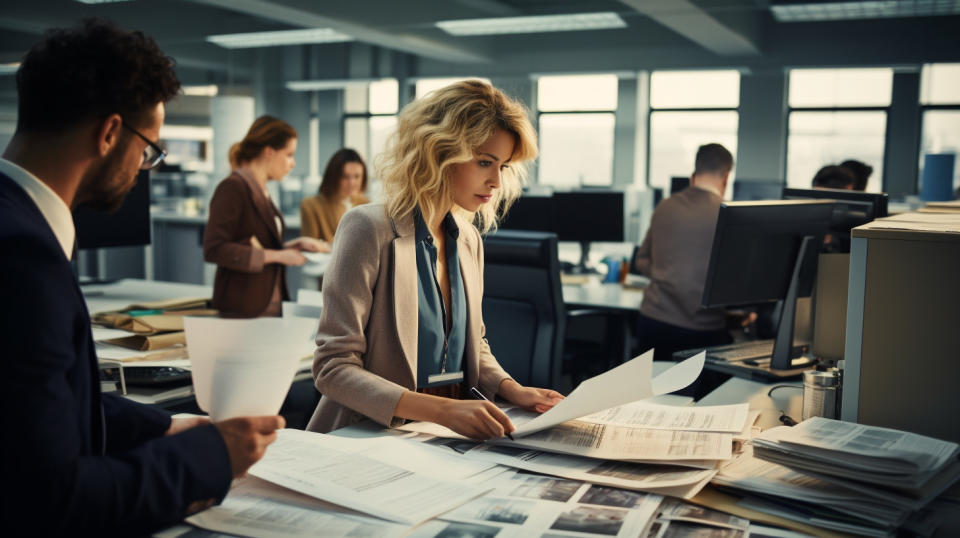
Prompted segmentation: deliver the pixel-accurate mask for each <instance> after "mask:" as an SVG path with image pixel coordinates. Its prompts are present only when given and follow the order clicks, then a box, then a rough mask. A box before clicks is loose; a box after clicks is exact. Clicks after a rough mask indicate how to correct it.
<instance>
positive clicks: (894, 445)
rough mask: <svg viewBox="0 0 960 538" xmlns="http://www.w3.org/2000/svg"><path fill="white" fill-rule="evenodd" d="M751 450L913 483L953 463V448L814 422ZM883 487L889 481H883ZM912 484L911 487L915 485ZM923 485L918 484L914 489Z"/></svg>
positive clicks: (773, 435) (911, 436)
mask: <svg viewBox="0 0 960 538" xmlns="http://www.w3.org/2000/svg"><path fill="white" fill-rule="evenodd" d="M754 444H755V445H756V446H758V447H765V448H778V449H781V450H782V451H786V452H789V453H793V454H797V455H802V456H807V457H812V458H822V459H824V460H827V461H830V462H831V463H833V464H834V465H835V466H836V467H842V468H844V469H851V470H858V471H867V472H869V473H879V474H883V475H907V476H911V477H915V478H917V479H918V480H920V479H923V478H925V475H928V474H929V473H933V472H936V471H937V470H939V469H941V468H942V467H944V466H945V465H946V464H947V463H949V462H951V461H952V460H955V459H957V455H958V454H960V447H958V445H957V443H951V442H948V441H941V440H939V439H934V438H932V437H926V436H923V435H917V434H915V433H909V432H904V431H900V430H893V429H890V428H880V427H876V426H866V425H862V424H855V423H852V422H843V421H840V420H832V419H827V418H823V417H813V418H810V419H808V420H805V421H803V422H801V423H800V424H798V425H797V426H795V427H793V428H787V427H779V428H771V429H770V430H767V431H765V432H763V433H762V434H760V435H759V436H758V437H757V439H756V440H755V442H754ZM882 480H883V482H881V483H886V481H887V480H889V477H883V479H882ZM915 482H916V481H915ZM919 485H922V482H921V483H919V484H917V483H915V486H919Z"/></svg>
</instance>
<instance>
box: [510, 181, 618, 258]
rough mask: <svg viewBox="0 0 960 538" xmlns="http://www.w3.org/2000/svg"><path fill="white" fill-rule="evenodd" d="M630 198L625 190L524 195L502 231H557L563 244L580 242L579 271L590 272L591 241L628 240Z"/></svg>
mask: <svg viewBox="0 0 960 538" xmlns="http://www.w3.org/2000/svg"><path fill="white" fill-rule="evenodd" d="M625 206H626V197H625V193H624V192H623V191H619V190H609V189H583V190H576V191H566V192H554V193H553V195H552V196H533V195H524V196H521V197H520V199H519V200H517V202H516V203H514V205H513V206H511V208H510V210H509V211H508V212H507V214H506V216H505V217H504V220H503V221H502V222H501V223H500V225H499V228H501V229H503V230H525V231H539V232H553V233H555V234H557V238H558V240H560V241H576V242H579V243H580V264H579V265H578V266H577V270H578V271H579V272H587V263H586V262H587V258H588V255H589V253H590V242H591V241H611V242H622V241H624V240H625V237H626V235H625V228H626V222H625V216H624V214H625V213H626V207H625Z"/></svg>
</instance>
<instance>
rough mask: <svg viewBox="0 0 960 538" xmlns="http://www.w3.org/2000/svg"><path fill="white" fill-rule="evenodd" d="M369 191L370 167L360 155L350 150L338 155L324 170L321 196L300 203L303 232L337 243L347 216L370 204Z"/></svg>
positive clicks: (308, 235)
mask: <svg viewBox="0 0 960 538" xmlns="http://www.w3.org/2000/svg"><path fill="white" fill-rule="evenodd" d="M366 191H367V165H366V164H364V162H363V158H361V157H360V154H359V153H357V152H356V151H354V150H352V149H350V148H343V149H341V150H340V151H338V152H336V153H334V154H333V157H330V161H329V162H327V168H326V170H324V171H323V181H321V182H320V190H319V192H318V193H317V195H316V196H311V197H310V198H305V199H304V200H303V201H302V202H301V203H300V233H301V234H303V235H304V236H306V237H315V238H317V239H321V240H323V241H326V242H327V243H333V234H334V233H336V231H337V225H338V224H340V219H341V218H342V217H343V214H344V213H346V212H347V210H349V209H350V208H351V207H353V206H357V205H360V204H365V203H367V202H369V201H370V200H369V199H368V198H367V197H366V195H365V194H364V193H365V192H366Z"/></svg>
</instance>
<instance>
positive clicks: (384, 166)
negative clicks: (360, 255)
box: [380, 80, 537, 232]
mask: <svg viewBox="0 0 960 538" xmlns="http://www.w3.org/2000/svg"><path fill="white" fill-rule="evenodd" d="M500 129H502V130H504V131H508V132H510V133H512V134H513V135H514V139H515V141H516V143H515V145H514V150H513V155H511V156H510V163H509V166H508V167H507V168H505V169H504V170H503V173H502V179H501V182H500V188H499V189H496V190H495V191H494V194H493V199H492V200H491V201H490V202H488V203H486V204H483V205H482V206H481V207H480V209H479V210H478V211H477V212H476V214H475V215H471V214H469V213H466V212H464V211H462V209H461V210H460V211H459V212H461V213H464V216H466V217H467V219H468V220H473V222H474V223H475V224H476V225H477V227H478V228H479V229H480V231H481V232H487V231H489V230H490V229H491V228H494V227H495V226H496V221H497V218H498V216H502V215H503V214H504V213H506V211H507V209H509V207H510V205H511V204H513V202H514V201H516V199H517V198H519V197H520V194H521V189H522V186H523V181H524V178H525V176H526V172H527V163H528V162H529V161H532V160H533V159H535V158H536V157H537V134H536V132H535V131H534V130H533V126H532V125H531V124H530V120H529V118H528V117H527V110H526V108H524V106H523V105H522V104H520V103H518V102H517V101H514V100H513V99H511V98H510V97H507V96H506V95H505V94H504V93H503V92H501V91H500V90H498V89H497V88H494V87H493V86H491V85H490V84H487V83H485V82H482V81H479V80H465V81H462V82H457V83H454V84H451V85H449V86H446V87H444V88H441V89H439V90H436V91H433V92H431V93H429V94H427V95H426V96H424V97H423V98H421V99H417V100H416V101H414V102H412V103H410V104H409V105H407V106H406V107H404V109H403V111H402V112H401V113H400V117H399V120H398V123H397V130H396V132H395V133H394V134H393V136H392V137H391V138H390V141H389V142H388V145H387V149H386V150H385V152H384V154H383V156H382V157H381V164H380V177H381V178H383V183H384V192H385V193H386V208H387V214H389V215H390V217H392V218H394V219H398V218H400V217H402V216H404V215H406V214H408V213H409V212H411V211H413V209H414V208H416V207H419V208H420V212H421V214H422V215H423V218H424V220H425V221H426V222H428V223H429V222H433V218H434V217H435V216H436V213H437V212H438V211H441V210H442V209H443V208H444V207H446V206H447V204H449V203H450V202H451V201H452V200H453V196H452V193H451V191H450V185H449V182H448V181H447V180H446V179H447V175H448V173H449V171H450V167H451V165H454V164H457V163H465V162H468V161H471V160H473V159H474V157H475V154H474V151H475V150H476V148H477V147H479V146H480V145H482V144H483V143H484V142H486V141H487V139H489V138H490V137H491V136H492V135H493V134H494V132H496V131H497V130H500ZM471 217H472V218H471Z"/></svg>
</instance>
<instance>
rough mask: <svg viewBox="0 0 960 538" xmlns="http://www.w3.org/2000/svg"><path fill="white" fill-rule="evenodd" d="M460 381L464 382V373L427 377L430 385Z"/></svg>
mask: <svg viewBox="0 0 960 538" xmlns="http://www.w3.org/2000/svg"><path fill="white" fill-rule="evenodd" d="M458 381H463V372H462V371H460V372H447V373H445V374H434V375H431V376H427V383H428V384H430V385H433V384H434V383H456V382H458Z"/></svg>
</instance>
